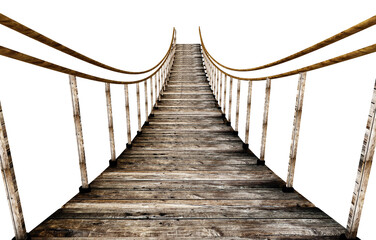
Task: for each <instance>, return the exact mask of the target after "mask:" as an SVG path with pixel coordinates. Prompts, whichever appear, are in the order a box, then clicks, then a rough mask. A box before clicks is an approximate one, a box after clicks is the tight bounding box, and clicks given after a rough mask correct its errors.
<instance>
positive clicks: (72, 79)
mask: <svg viewBox="0 0 376 240" xmlns="http://www.w3.org/2000/svg"><path fill="white" fill-rule="evenodd" d="M69 84H70V89H71V95H72V106H73V118H74V126H75V128H76V139H77V148H78V159H79V163H80V171H81V182H82V186H81V187H80V192H81V193H85V192H90V186H89V184H88V179H87V170H86V158H85V148H84V137H83V135H82V125H81V115H80V104H79V102H78V90H77V81H76V76H73V75H69Z"/></svg>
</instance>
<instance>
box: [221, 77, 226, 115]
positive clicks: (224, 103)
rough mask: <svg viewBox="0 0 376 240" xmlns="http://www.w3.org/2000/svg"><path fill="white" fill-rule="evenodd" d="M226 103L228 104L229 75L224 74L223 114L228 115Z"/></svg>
mask: <svg viewBox="0 0 376 240" xmlns="http://www.w3.org/2000/svg"><path fill="white" fill-rule="evenodd" d="M226 104H227V75H226V74H223V107H222V109H223V114H224V115H225V116H226Z"/></svg>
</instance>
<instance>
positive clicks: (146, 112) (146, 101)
mask: <svg viewBox="0 0 376 240" xmlns="http://www.w3.org/2000/svg"><path fill="white" fill-rule="evenodd" d="M144 92H145V125H149V106H148V80H145V81H144Z"/></svg>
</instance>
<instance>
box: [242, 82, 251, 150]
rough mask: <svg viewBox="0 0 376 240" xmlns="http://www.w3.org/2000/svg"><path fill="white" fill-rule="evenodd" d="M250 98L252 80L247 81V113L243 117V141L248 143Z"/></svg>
mask: <svg viewBox="0 0 376 240" xmlns="http://www.w3.org/2000/svg"><path fill="white" fill-rule="evenodd" d="M251 100H252V81H248V98H247V115H246V119H245V137H244V143H245V144H248V140H249V122H250V118H251Z"/></svg>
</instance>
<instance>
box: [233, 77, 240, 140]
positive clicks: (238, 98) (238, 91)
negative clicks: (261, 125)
mask: <svg viewBox="0 0 376 240" xmlns="http://www.w3.org/2000/svg"><path fill="white" fill-rule="evenodd" d="M237 81H238V83H237V88H236V111H235V116H236V121H235V129H234V130H235V133H236V134H237V133H238V131H239V130H238V129H239V106H240V85H241V81H240V80H239V79H237Z"/></svg>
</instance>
